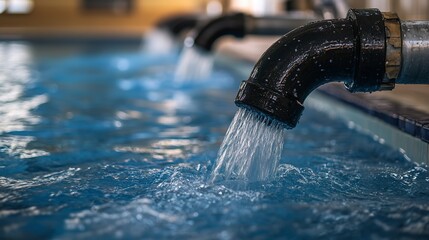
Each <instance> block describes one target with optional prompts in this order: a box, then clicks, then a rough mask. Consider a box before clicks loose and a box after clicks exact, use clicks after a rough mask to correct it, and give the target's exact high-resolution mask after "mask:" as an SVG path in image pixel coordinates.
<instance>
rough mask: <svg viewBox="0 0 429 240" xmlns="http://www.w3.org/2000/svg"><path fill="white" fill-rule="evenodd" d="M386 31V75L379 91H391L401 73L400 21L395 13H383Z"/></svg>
mask: <svg viewBox="0 0 429 240" xmlns="http://www.w3.org/2000/svg"><path fill="white" fill-rule="evenodd" d="M382 14H383V18H384V26H385V29H386V74H385V77H384V79H383V82H382V84H381V86H380V90H392V89H393V88H395V81H396V79H397V78H398V76H399V72H400V71H401V61H402V35H401V21H400V19H399V17H398V15H397V14H396V13H390V12H384V13H382Z"/></svg>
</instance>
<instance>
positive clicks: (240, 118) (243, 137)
mask: <svg viewBox="0 0 429 240" xmlns="http://www.w3.org/2000/svg"><path fill="white" fill-rule="evenodd" d="M285 136H286V133H285V129H284V127H283V126H282V124H281V123H280V122H277V121H275V120H272V119H269V118H268V117H266V116H263V115H260V114H259V113H256V112H254V111H252V110H249V109H245V108H240V109H239V110H238V111H237V113H236V114H235V117H234V119H233V120H232V123H231V125H230V126H229V129H228V131H227V133H226V136H225V139H224V140H223V143H222V145H221V148H220V150H219V154H218V158H217V161H216V166H215V167H214V170H213V173H212V176H211V180H212V181H216V180H218V179H244V180H248V181H262V180H267V179H269V178H270V177H271V176H273V174H274V172H275V170H276V167H277V165H278V163H279V160H280V157H281V154H282V150H283V145H284V139H285Z"/></svg>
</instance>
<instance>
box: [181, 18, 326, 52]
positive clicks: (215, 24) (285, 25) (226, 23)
mask: <svg viewBox="0 0 429 240" xmlns="http://www.w3.org/2000/svg"><path fill="white" fill-rule="evenodd" d="M315 20H318V19H316V18H315V17H312V16H296V17H289V16H263V17H253V16H250V15H246V14H244V13H234V14H229V15H224V16H221V17H218V18H216V19H213V20H211V21H209V22H208V23H206V24H205V25H203V26H201V27H200V28H198V29H196V31H195V33H194V34H193V36H191V37H190V38H188V39H187V40H186V42H187V43H185V45H187V46H197V47H199V48H201V49H204V50H206V51H211V50H212V49H213V47H214V44H215V43H216V41H217V40H218V39H219V38H221V37H223V36H227V35H228V36H233V37H236V38H243V37H244V36H246V35H248V34H254V35H283V34H285V33H287V32H289V31H291V30H293V29H295V28H297V27H299V26H302V25H304V24H307V23H309V22H312V21H315Z"/></svg>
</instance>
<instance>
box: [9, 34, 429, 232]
mask: <svg viewBox="0 0 429 240" xmlns="http://www.w3.org/2000/svg"><path fill="white" fill-rule="evenodd" d="M0 58H1V60H2V61H1V62H2V65H1V66H0V73H1V74H0V79H1V82H2V84H1V85H0V93H1V94H0V114H1V120H0V127H1V129H0V131H1V137H0V159H1V160H0V226H1V230H0V236H1V238H2V239H9V238H13V239H29V238H32V239H34V238H39V239H46V238H47V239H94V238H103V239H115V238H123V239H129V238H137V239H141V238H150V239H160V238H186V239H189V238H191V239H192V238H193V239H237V238H239V239H276V238H282V239H298V238H321V237H323V238H350V239H368V238H373V239H381V238H403V239H409V238H421V239H425V238H427V237H428V236H429V173H428V171H427V167H426V166H419V165H416V164H415V163H412V162H410V161H408V160H407V159H406V157H404V156H403V155H402V154H401V153H400V151H398V150H397V149H392V148H390V147H388V146H386V145H384V144H382V143H380V141H379V139H377V138H373V137H371V136H367V135H363V134H360V133H359V132H358V131H356V130H354V129H353V126H352V124H347V123H345V122H342V121H340V120H337V119H332V118H330V117H329V116H328V115H327V114H325V113H323V112H319V111H317V110H315V109H311V108H307V109H306V111H305V113H304V115H303V118H302V120H301V123H300V124H299V125H298V127H297V128H296V129H294V130H292V131H288V133H287V140H286V142H285V146H284V153H283V155H282V159H281V160H280V161H281V164H280V166H279V167H278V169H277V171H276V176H275V177H274V179H273V180H271V181H267V182H254V183H246V182H240V181H225V182H220V183H216V184H209V183H208V181H207V179H208V178H209V176H210V170H211V168H212V166H213V163H214V161H215V160H216V154H217V151H218V149H219V146H220V143H221V141H222V139H223V136H224V134H225V131H226V129H227V128H228V126H229V123H230V122H231V120H232V118H233V116H234V114H235V112H236V110H237V108H236V107H235V106H234V104H233V99H234V97H235V93H236V90H237V88H238V85H239V82H240V81H241V80H243V79H244V78H245V77H247V76H240V75H239V74H237V73H235V72H233V71H230V70H229V69H228V68H227V67H226V66H224V65H222V64H221V63H218V64H217V65H216V66H215V71H214V73H213V74H212V76H210V78H209V79H208V80H206V81H204V82H201V83H199V82H190V83H185V84H175V83H174V81H172V78H173V73H174V68H175V65H176V63H177V60H178V55H177V54H176V53H172V54H169V55H155V54H148V53H146V52H142V51H141V50H140V46H139V44H138V43H121V44H113V43H110V44H93V43H84V42H83V43H82V42H78V43H66V44H59V45H52V44H47V43H32V42H22V41H8V42H1V43H0Z"/></svg>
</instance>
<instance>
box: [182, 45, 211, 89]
mask: <svg viewBox="0 0 429 240" xmlns="http://www.w3.org/2000/svg"><path fill="white" fill-rule="evenodd" d="M212 68H213V57H212V56H211V55H210V54H209V53H205V52H203V51H201V50H199V49H197V48H195V47H185V48H184V49H183V52H182V55H181V56H180V60H179V63H178V65H177V68H176V73H175V80H176V82H179V83H183V82H186V81H195V80H198V81H202V80H205V79H207V78H208V77H209V76H210V75H211V73H212Z"/></svg>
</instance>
